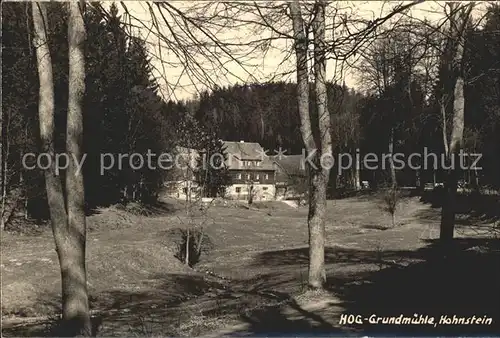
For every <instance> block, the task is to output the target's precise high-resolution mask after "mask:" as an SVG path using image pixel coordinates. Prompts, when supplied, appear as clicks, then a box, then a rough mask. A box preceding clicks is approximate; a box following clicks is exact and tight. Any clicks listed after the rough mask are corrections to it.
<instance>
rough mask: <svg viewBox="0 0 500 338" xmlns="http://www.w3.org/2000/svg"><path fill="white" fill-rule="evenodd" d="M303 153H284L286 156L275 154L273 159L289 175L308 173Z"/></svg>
mask: <svg viewBox="0 0 500 338" xmlns="http://www.w3.org/2000/svg"><path fill="white" fill-rule="evenodd" d="M304 160H305V158H304V156H303V155H284V156H273V157H272V161H273V163H276V164H277V165H278V166H279V168H281V171H283V172H285V173H286V174H288V175H300V176H303V175H305V174H306V171H305V163H304Z"/></svg>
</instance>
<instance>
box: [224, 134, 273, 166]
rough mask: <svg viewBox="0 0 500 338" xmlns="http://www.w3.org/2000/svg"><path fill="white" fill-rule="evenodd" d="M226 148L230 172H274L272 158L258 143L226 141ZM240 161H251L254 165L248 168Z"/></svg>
mask: <svg viewBox="0 0 500 338" xmlns="http://www.w3.org/2000/svg"><path fill="white" fill-rule="evenodd" d="M224 147H225V150H226V154H227V157H228V162H227V163H228V168H229V169H230V170H274V167H273V163H272V161H271V159H270V157H269V156H267V155H266V154H265V152H264V148H262V146H261V145H260V144H258V143H257V142H231V141H224ZM240 161H244V162H246V161H251V163H252V164H251V165H250V166H248V165H244V164H243V163H240ZM257 162H258V165H257Z"/></svg>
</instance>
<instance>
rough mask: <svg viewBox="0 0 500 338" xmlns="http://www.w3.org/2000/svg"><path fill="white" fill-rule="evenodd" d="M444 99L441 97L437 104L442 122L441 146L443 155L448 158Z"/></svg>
mask: <svg viewBox="0 0 500 338" xmlns="http://www.w3.org/2000/svg"><path fill="white" fill-rule="evenodd" d="M445 101H446V99H445V98H444V97H443V98H441V100H440V102H439V107H440V109H441V119H442V120H443V122H442V129H443V144H444V154H445V156H446V157H448V154H449V149H448V129H447V126H446V124H447V120H446V102H445Z"/></svg>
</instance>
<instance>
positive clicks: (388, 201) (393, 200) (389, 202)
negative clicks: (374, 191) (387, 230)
mask: <svg viewBox="0 0 500 338" xmlns="http://www.w3.org/2000/svg"><path fill="white" fill-rule="evenodd" d="M400 200H401V192H400V191H399V190H398V189H397V188H390V189H389V190H387V191H386V192H385V193H384V195H383V196H382V210H384V211H385V212H387V213H389V214H390V215H391V216H392V226H395V225H396V210H397V208H398V205H399V202H400Z"/></svg>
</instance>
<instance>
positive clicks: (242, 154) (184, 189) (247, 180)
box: [166, 141, 305, 201]
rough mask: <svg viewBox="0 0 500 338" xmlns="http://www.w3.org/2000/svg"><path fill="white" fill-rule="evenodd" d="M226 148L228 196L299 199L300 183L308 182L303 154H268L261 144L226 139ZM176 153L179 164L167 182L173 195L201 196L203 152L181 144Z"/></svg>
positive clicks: (183, 196) (238, 197)
mask: <svg viewBox="0 0 500 338" xmlns="http://www.w3.org/2000/svg"><path fill="white" fill-rule="evenodd" d="M224 149H225V152H226V155H227V159H226V165H227V168H228V170H229V173H230V175H231V185H230V186H228V187H226V191H225V196H224V197H225V198H230V199H241V200H248V199H249V197H250V196H252V199H253V200H255V201H259V200H273V199H286V198H295V197H296V195H297V194H299V193H300V190H301V189H300V185H301V184H302V182H305V174H304V170H302V169H301V168H302V166H303V165H302V163H301V159H302V155H290V156H283V157H282V158H278V157H277V156H267V155H266V154H265V151H264V149H263V148H262V146H261V145H260V144H259V143H256V142H244V141H240V142H233V141H224ZM176 155H177V161H176V163H175V164H176V167H175V168H174V170H173V171H172V175H171V180H170V181H169V182H167V183H166V186H167V187H168V192H169V194H170V195H171V196H173V197H176V198H181V199H185V198H187V197H188V195H189V196H191V197H196V196H199V193H200V191H199V190H200V189H199V186H198V184H197V183H196V179H195V174H194V172H195V171H194V168H195V167H196V165H198V158H199V152H198V151H196V150H195V149H189V148H183V147H178V148H177V154H176Z"/></svg>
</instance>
